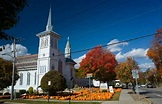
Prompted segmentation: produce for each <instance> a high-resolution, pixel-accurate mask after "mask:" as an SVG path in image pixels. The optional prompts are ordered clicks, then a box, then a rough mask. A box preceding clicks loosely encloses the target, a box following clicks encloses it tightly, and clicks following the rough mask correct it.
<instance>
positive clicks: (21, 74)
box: [20, 73, 23, 85]
mask: <svg viewBox="0 0 162 104" xmlns="http://www.w3.org/2000/svg"><path fill="white" fill-rule="evenodd" d="M20 85H23V73H20Z"/></svg>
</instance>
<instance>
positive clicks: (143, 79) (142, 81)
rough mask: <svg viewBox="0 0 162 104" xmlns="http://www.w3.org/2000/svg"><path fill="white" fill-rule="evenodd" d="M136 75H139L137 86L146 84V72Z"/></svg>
mask: <svg viewBox="0 0 162 104" xmlns="http://www.w3.org/2000/svg"><path fill="white" fill-rule="evenodd" d="M138 74H139V78H138V83H139V84H146V83H147V82H146V81H147V79H146V78H147V75H146V72H141V71H139V72H138Z"/></svg>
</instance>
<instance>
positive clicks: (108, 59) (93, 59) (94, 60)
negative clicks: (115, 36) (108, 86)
mask: <svg viewBox="0 0 162 104" xmlns="http://www.w3.org/2000/svg"><path fill="white" fill-rule="evenodd" d="M116 66H117V61H116V59H115V56H114V54H112V53H111V52H110V51H108V50H106V49H105V48H103V47H101V46H97V47H95V48H94V49H92V50H91V51H89V52H88V53H87V54H86V57H85V58H84V59H83V60H82V61H81V62H80V68H79V69H81V70H84V74H85V75H86V74H87V73H93V78H94V79H96V80H100V81H103V82H109V81H111V80H113V79H115V77H116V73H115V67H116Z"/></svg>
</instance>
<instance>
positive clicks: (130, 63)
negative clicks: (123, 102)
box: [115, 57, 139, 84]
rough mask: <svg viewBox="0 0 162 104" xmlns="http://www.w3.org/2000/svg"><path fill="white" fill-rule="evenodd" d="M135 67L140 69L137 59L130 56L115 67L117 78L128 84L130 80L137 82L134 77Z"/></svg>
mask: <svg viewBox="0 0 162 104" xmlns="http://www.w3.org/2000/svg"><path fill="white" fill-rule="evenodd" d="M135 69H137V70H138V69H139V67H138V65H137V63H136V61H135V60H134V59H133V58H131V57H128V58H127V60H126V61H125V62H121V63H119V64H118V65H117V67H116V68H115V71H116V75H117V79H119V80H120V81H122V82H123V83H126V84H128V83H129V82H131V83H132V84H135V83H134V79H133V77H132V70H135Z"/></svg>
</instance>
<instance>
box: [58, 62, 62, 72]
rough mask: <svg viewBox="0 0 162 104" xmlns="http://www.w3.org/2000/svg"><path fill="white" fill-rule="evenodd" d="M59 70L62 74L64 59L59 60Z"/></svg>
mask: <svg viewBox="0 0 162 104" xmlns="http://www.w3.org/2000/svg"><path fill="white" fill-rule="evenodd" d="M58 72H60V73H61V74H62V61H61V60H59V63H58Z"/></svg>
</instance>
